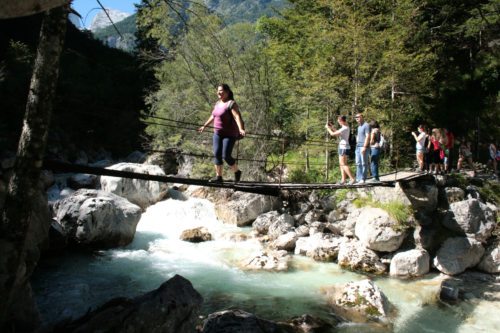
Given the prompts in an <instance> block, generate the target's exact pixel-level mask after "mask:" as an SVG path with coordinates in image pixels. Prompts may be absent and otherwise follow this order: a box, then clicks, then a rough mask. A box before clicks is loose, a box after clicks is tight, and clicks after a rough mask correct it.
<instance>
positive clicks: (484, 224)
mask: <svg viewBox="0 0 500 333" xmlns="http://www.w3.org/2000/svg"><path fill="white" fill-rule="evenodd" d="M443 225H444V226H445V227H446V228H448V229H450V230H453V231H455V232H458V233H460V234H463V235H465V236H467V237H469V238H474V239H477V240H478V241H480V242H484V241H486V240H487V239H488V238H489V237H490V236H491V233H492V231H493V230H494V229H495V227H496V217H495V212H494V211H493V210H492V209H491V208H490V207H489V206H488V205H486V204H484V203H482V202H480V201H479V200H478V199H469V200H463V201H459V202H454V203H452V204H451V205H450V209H449V211H448V212H447V213H446V215H445V217H444V220H443Z"/></svg>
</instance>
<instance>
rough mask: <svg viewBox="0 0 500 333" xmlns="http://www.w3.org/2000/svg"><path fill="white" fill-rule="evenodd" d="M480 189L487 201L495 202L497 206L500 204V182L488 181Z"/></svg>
mask: <svg viewBox="0 0 500 333" xmlns="http://www.w3.org/2000/svg"><path fill="white" fill-rule="evenodd" d="M478 190H479V193H480V194H481V197H482V198H483V199H484V200H485V201H488V202H491V203H494V204H495V205H497V206H499V205H500V184H498V182H496V181H487V182H485V184H484V185H483V186H482V187H480V188H479V189H478Z"/></svg>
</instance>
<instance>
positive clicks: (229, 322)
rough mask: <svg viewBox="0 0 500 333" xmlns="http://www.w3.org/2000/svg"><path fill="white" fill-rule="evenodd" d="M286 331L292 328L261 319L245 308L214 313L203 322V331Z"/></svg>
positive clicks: (269, 332) (244, 332) (254, 332)
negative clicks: (244, 309)
mask: <svg viewBox="0 0 500 333" xmlns="http://www.w3.org/2000/svg"><path fill="white" fill-rule="evenodd" d="M236 332H237V333H285V332H290V333H291V332H292V330H291V329H286V328H284V327H282V324H281V325H280V324H276V323H273V322H271V321H268V320H264V319H260V318H258V317H256V316H255V315H254V314H251V313H248V312H245V311H243V310H239V309H236V310H225V311H219V312H215V313H212V314H210V315H209V316H208V318H207V319H206V320H205V321H204V322H203V329H202V331H201V333H236Z"/></svg>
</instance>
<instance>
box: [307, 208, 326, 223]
mask: <svg viewBox="0 0 500 333" xmlns="http://www.w3.org/2000/svg"><path fill="white" fill-rule="evenodd" d="M304 219H305V221H306V223H307V224H311V223H313V222H316V221H321V222H324V221H326V218H325V215H324V213H323V211H321V210H318V209H312V210H310V211H309V212H307V213H306V215H305V217H304Z"/></svg>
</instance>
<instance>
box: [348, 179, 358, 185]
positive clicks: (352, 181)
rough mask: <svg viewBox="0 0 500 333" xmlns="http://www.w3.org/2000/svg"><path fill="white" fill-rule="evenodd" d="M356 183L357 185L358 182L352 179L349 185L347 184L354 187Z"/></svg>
mask: <svg viewBox="0 0 500 333" xmlns="http://www.w3.org/2000/svg"><path fill="white" fill-rule="evenodd" d="M355 183H356V181H355V180H354V179H351V180H350V181H349V183H347V184H349V185H354V184H355Z"/></svg>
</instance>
